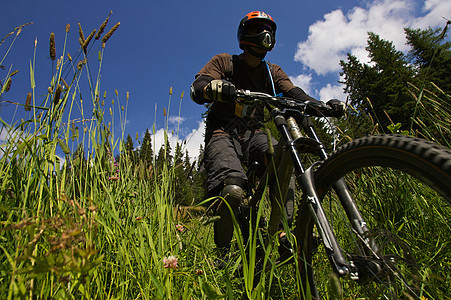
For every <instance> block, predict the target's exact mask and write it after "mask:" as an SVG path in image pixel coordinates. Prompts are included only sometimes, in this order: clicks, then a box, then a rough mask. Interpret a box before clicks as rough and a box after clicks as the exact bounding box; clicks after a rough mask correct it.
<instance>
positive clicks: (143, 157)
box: [139, 129, 153, 168]
mask: <svg viewBox="0 0 451 300" xmlns="http://www.w3.org/2000/svg"><path fill="white" fill-rule="evenodd" d="M139 160H140V162H141V163H144V165H145V167H146V168H149V166H150V165H151V164H152V163H153V150H152V139H151V136H150V132H149V129H146V133H145V134H144V138H143V141H142V143H141V150H140V151H139Z"/></svg>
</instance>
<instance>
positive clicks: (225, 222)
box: [214, 177, 243, 249]
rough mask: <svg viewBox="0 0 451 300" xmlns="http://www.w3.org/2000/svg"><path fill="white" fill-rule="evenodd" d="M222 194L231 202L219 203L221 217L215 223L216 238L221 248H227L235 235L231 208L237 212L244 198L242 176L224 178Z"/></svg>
mask: <svg viewBox="0 0 451 300" xmlns="http://www.w3.org/2000/svg"><path fill="white" fill-rule="evenodd" d="M224 184H225V185H224V188H223V189H222V192H221V196H222V197H223V198H224V200H225V201H226V202H227V203H228V204H229V206H230V208H229V207H228V206H227V205H226V204H225V203H224V202H223V203H221V204H220V205H219V207H218V210H217V212H216V214H217V215H218V216H220V217H221V218H220V219H219V220H218V221H216V222H215V224H214V239H215V243H216V245H217V246H218V247H219V248H224V249H227V248H229V247H230V241H231V240H232V236H233V222H232V216H231V214H230V209H232V211H233V212H234V213H235V211H236V210H237V208H238V206H239V205H240V203H241V201H242V199H243V188H242V185H243V182H242V180H241V179H240V178H234V177H227V178H226V179H225V180H224Z"/></svg>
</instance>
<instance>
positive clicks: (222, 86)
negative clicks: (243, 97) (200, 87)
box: [205, 79, 236, 102]
mask: <svg viewBox="0 0 451 300" xmlns="http://www.w3.org/2000/svg"><path fill="white" fill-rule="evenodd" d="M205 93H206V95H207V97H208V99H210V100H212V101H218V102H228V101H233V100H234V99H235V98H236V88H235V85H234V84H233V83H231V82H229V81H227V80H222V79H219V80H218V79H215V80H212V81H210V83H209V84H207V86H206V87H205Z"/></svg>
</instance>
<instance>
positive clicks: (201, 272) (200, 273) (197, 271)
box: [196, 270, 204, 275]
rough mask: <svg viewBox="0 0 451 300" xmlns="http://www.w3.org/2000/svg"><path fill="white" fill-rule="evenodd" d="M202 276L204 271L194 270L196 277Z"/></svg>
mask: <svg viewBox="0 0 451 300" xmlns="http://www.w3.org/2000/svg"><path fill="white" fill-rule="evenodd" d="M203 274H204V271H202V270H196V275H203Z"/></svg>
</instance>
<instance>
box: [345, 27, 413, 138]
mask: <svg viewBox="0 0 451 300" xmlns="http://www.w3.org/2000/svg"><path fill="white" fill-rule="evenodd" d="M366 50H367V51H368V53H369V57H370V60H371V65H367V64H362V63H360V62H359V61H358V60H357V58H356V57H355V56H352V55H350V54H348V61H347V62H344V61H341V62H340V64H341V66H342V68H343V72H341V75H343V76H344V81H343V82H342V83H344V84H345V85H346V87H345V92H347V93H348V94H349V96H350V99H351V105H353V106H355V107H359V108H361V109H362V110H363V112H365V113H366V114H370V115H372V116H373V118H375V120H376V122H377V123H379V124H380V125H381V126H382V128H383V129H384V128H386V127H387V126H388V125H390V124H391V123H392V122H394V123H401V124H402V125H404V127H405V128H407V127H408V126H410V124H411V122H412V121H411V115H412V112H413V110H414V106H415V100H414V99H413V97H412V96H411V94H410V93H409V82H412V81H413V80H414V71H413V69H412V67H411V66H410V65H409V63H408V60H407V59H406V57H405V55H404V54H403V53H402V52H400V51H398V50H396V48H395V47H394V45H393V43H392V42H389V41H385V40H383V39H381V38H380V37H379V36H378V35H376V34H374V33H369V38H368V46H367V47H366Z"/></svg>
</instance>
